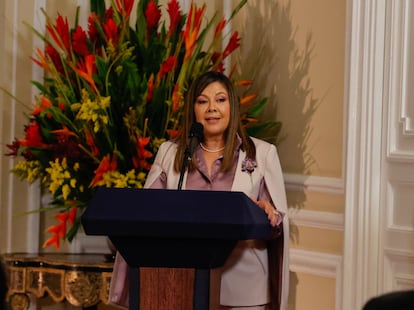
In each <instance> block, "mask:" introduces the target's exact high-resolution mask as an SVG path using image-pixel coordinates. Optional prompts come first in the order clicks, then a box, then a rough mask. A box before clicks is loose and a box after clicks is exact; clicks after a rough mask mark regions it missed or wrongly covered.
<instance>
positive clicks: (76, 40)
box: [72, 26, 90, 56]
mask: <svg viewBox="0 0 414 310" xmlns="http://www.w3.org/2000/svg"><path fill="white" fill-rule="evenodd" d="M72 47H73V50H74V51H75V53H78V54H79V55H82V56H86V55H88V54H90V52H89V48H88V45H87V43H86V32H85V31H84V30H83V29H82V28H81V26H77V27H76V29H75V31H74V32H73V34H72Z"/></svg>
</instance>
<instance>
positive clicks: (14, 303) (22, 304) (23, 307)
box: [9, 293, 30, 310]
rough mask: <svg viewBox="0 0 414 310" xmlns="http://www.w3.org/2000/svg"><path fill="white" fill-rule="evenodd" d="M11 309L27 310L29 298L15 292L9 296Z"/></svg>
mask: <svg viewBox="0 0 414 310" xmlns="http://www.w3.org/2000/svg"><path fill="white" fill-rule="evenodd" d="M9 305H10V309H11V310H27V309H29V306H30V298H29V296H27V295H26V294H23V293H15V294H13V295H10V296H9Z"/></svg>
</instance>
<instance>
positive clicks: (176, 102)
mask: <svg viewBox="0 0 414 310" xmlns="http://www.w3.org/2000/svg"><path fill="white" fill-rule="evenodd" d="M182 99H183V94H181V92H180V91H179V89H178V84H175V86H174V90H173V93H172V109H171V112H172V113H175V112H177V110H178V108H179V107H180V102H181V100H182Z"/></svg>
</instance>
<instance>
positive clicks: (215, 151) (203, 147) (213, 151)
mask: <svg viewBox="0 0 414 310" xmlns="http://www.w3.org/2000/svg"><path fill="white" fill-rule="evenodd" d="M200 146H201V148H202V149H203V150H204V151H206V152H209V153H217V152H220V151H222V150H224V146H223V147H221V148H219V149H216V150H211V149H208V148H206V147H205V146H204V145H203V143H201V142H200Z"/></svg>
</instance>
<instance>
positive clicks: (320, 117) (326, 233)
mask: <svg viewBox="0 0 414 310" xmlns="http://www.w3.org/2000/svg"><path fill="white" fill-rule="evenodd" d="M226 1H228V0H226ZM161 2H164V1H161ZM198 2H200V3H202V2H203V1H198ZM237 2H238V1H237V0H233V3H237ZM5 3H6V5H5V6H6V8H7V7H11V6H12V3H13V0H5ZM212 3H213V2H210V1H208V4H209V5H210V4H211V6H212ZM221 3H222V2H221V1H216V2H215V5H217V6H220V5H221ZM345 3H346V0H315V1H309V0H295V1H288V0H272V1H270V0H266V1H262V0H249V1H248V4H247V6H246V7H245V8H244V9H243V11H242V12H241V14H240V16H239V17H238V18H237V20H235V21H234V25H233V26H234V27H236V28H237V29H240V32H241V36H242V46H241V50H240V54H239V56H238V57H239V59H238V60H239V61H240V63H241V64H242V66H241V68H240V69H239V73H240V74H241V75H242V76H243V77H249V78H250V77H253V78H254V79H255V86H254V87H255V90H256V92H257V93H258V94H259V95H260V96H262V97H263V96H265V97H268V98H269V106H268V108H267V110H266V113H265V115H264V119H276V120H280V121H282V123H283V127H282V131H281V137H282V138H283V139H282V140H280V141H279V143H278V145H279V146H278V149H279V154H280V159H281V163H282V167H283V170H284V173H285V175H286V180H287V191H288V192H287V195H288V202H289V206H290V208H291V210H292V214H291V218H292V224H293V225H292V238H291V248H292V253H293V254H294V255H292V257H293V263H292V268H291V269H292V273H291V287H290V291H291V294H290V302H289V309H291V310H293V309H295V310H307V309H320V310H331V309H335V305H336V302H337V296H336V292H337V290H336V287H337V285H338V279H337V278H338V277H339V278H340V271H339V270H338V271H337V274H334V275H332V273H329V272H326V270H328V269H330V268H331V266H330V265H329V266H325V265H324V264H319V262H320V261H323V260H324V259H326V258H327V257H328V258H330V257H333V258H339V259H340V258H341V256H342V245H343V226H342V227H341V225H340V223H339V227H338V225H336V226H335V225H325V224H324V223H322V222H321V221H320V220H318V217H319V216H320V217H324V218H326V219H327V221H328V222H329V221H331V219H338V218H341V216H342V215H343V213H344V190H343V186H342V185H341V184H343V179H342V178H343V175H344V171H343V166H344V164H343V154H344V149H343V143H344V140H343V139H344V133H343V118H344V107H343V106H344V103H343V96H344V59H345V56H344V54H345ZM75 4H76V1H74V0H72V1H71V0H65V1H47V9H48V11H49V12H50V15H51V16H54V14H56V12H57V11H58V10H59V11H63V12H64V13H65V15H66V14H69V16H74V13H73V12H74V6H75ZM22 5H23V4H22ZM24 5H25V8H19V9H18V12H19V16H18V18H19V19H20V20H19V21H18V22H17V23H16V24H14V23H11V22H10V23H9V21H6V23H5V24H6V27H5V28H4V29H5V30H6V31H5V34H0V38H1V44H0V47H2V49H1V50H0V56H1V59H6V60H5V61H2V62H0V64H1V66H2V67H1V68H0V69H1V71H2V72H6V74H3V76H2V80H1V81H2V83H1V86H6V87H8V86H9V85H10V81H11V80H12V79H13V78H14V75H13V74H12V72H11V71H12V70H13V67H12V60H13V59H14V60H15V61H17V62H18V65H17V67H16V69H17V75H16V82H17V89H19V92H18V93H17V95H18V97H19V98H20V99H22V100H23V101H25V102H28V103H30V102H31V99H30V87H29V86H28V85H29V80H30V79H31V64H30V61H29V60H28V56H29V55H30V54H31V52H32V47H31V41H30V40H31V35H30V32H29V31H28V30H27V29H26V28H25V27H23V26H22V25H21V21H23V20H26V21H31V20H32V17H31V16H32V15H33V13H32V11H31V10H30V9H28V7H27V6H26V3H25V4H24ZM2 6H3V4H2V5H1V6H0V7H2ZM211 6H209V9H210V8H211ZM61 9H63V10H61ZM211 10H212V9H211ZM24 12H28V13H27V15H26V14H24ZM9 13H10V14H8V16H7V17H5V16H2V19H4V18H6V19H9V18H11V17H10V16H12V9H10V12H9ZM39 14H40V13H39ZM3 22H4V20H3ZM69 22H70V23H72V22H73V20H72V19H71V18H69ZM15 25H19V27H18V28H17V29H15V28H13V27H15ZM14 30H17V31H18V33H19V39H18V43H19V46H18V48H17V49H12V48H11V42H12V41H11V40H12V38H11V36H12V32H13V31H14ZM1 36H5V37H1ZM8 36H10V38H8ZM12 53H16V55H12ZM233 60H236V59H233ZM0 99H1V100H2V105H1V113H2V120H3V123H2V124H3V127H4V128H5V130H6V131H10V129H8V128H10V126H14V125H12V124H10V117H9V112H8V111H9V109H10V102H9V100H8V99H5V98H4V97H1V96H0ZM16 121H17V124H16V125H15V127H16V130H20V131H21V129H22V127H21V124H22V121H23V118H22V117H21V116H20V114H19V113H17V114H16ZM13 130H14V128H13ZM4 132H5V131H3V134H2V138H3V139H7V141H3V144H4V143H5V142H7V143H8V142H9V141H8V140H9V139H10V136H9V135H5V134H4ZM9 133H10V132H9ZM8 167H9V161H8V160H7V161H6V160H4V159H3V160H2V166H1V168H2V170H1V171H2V179H1V180H2V181H1V182H2V183H4V184H6V185H7V184H8V183H7V182H8V181H7V179H8V173H7V171H8ZM332 184H334V185H332ZM0 188H3V191H2V192H1V193H2V194H1V197H0V198H1V208H2V213H0V223H2V221H5V220H6V218H5V215H4V214H5V213H4V212H3V208H5V206H6V205H7V186H4V185H3V186H1V187H0ZM21 188H24V186H22V185H17V187H16V188H15V189H13V193H14V194H13V199H14V204H13V208H14V207H16V208H19V207H17V206H19V205H20V206H22V205H24V204H25V200H24V199H23V198H20V199H19V197H21V196H20V195H19V194H18V193H19V191H21V190H20V189H21ZM22 200H23V201H22ZM2 214H3V217H2ZM13 221H15V219H13ZM334 224H336V222H335V223H334ZM7 225H10V224H7ZM4 227H5V226H3V225H0V232H1V233H2V234H3V233H5V232H13V231H15V230H16V229H17V227H18V226H17V224H13V225H12V228H10V229H5V228H4ZM332 227H333V228H332ZM18 235H19V234H18ZM20 236H21V237H14V238H15V239H13V240H20V239H21V240H23V241H22V242H26V241H24V240H26V236H25V235H24V234H21V233H20ZM16 238H17V239H16ZM41 242H42V240H41V241H40V243H41ZM0 245H1V248H0V251H5V250H13V251H16V250H17V249H18V248H19V246H16V245H15V243H13V246H12V247H10V246H8V245H6V242H5V241H3V240H2V241H1V242H0ZM302 251H303V252H302ZM307 254H311V256H310V257H309V260H307V258H306V257H305V255H307ZM308 265H310V266H314V265H315V266H318V268H314V269H312V268H309V266H308ZM327 274H328V275H327Z"/></svg>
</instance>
